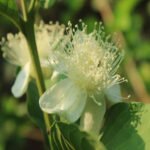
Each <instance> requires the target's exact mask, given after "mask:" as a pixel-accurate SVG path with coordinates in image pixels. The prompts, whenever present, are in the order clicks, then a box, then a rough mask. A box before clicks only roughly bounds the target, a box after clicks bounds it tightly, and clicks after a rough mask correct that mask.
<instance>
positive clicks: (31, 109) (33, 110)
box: [27, 81, 48, 145]
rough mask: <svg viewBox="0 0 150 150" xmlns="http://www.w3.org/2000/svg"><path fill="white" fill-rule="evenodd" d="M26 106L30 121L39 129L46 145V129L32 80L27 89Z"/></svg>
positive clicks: (37, 94) (36, 90)
mask: <svg viewBox="0 0 150 150" xmlns="http://www.w3.org/2000/svg"><path fill="white" fill-rule="evenodd" d="M27 108H28V113H29V116H30V118H31V119H32V121H33V122H34V123H35V124H36V125H37V126H38V127H39V128H40V129H41V131H42V132H43V134H44V138H45V140H46V144H47V145H48V139H47V131H46V127H45V124H44V117H43V113H42V111H41V109H40V107H39V93H38V89H37V87H36V84H35V82H34V81H31V82H30V83H29V87H28V91H27Z"/></svg>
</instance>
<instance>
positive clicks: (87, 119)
mask: <svg viewBox="0 0 150 150" xmlns="http://www.w3.org/2000/svg"><path fill="white" fill-rule="evenodd" d="M95 99H96V100H97V101H98V103H99V105H98V103H96V102H95V101H93V99H92V98H89V99H88V100H87V103H86V106H85V110H84V113H83V115H82V117H81V121H80V126H81V128H82V129H83V130H84V131H87V132H90V133H91V134H93V135H96V136H97V135H99V132H100V128H101V127H102V124H103V118H104V114H105V111H106V104H105V99H104V97H103V96H102V95H97V96H95Z"/></svg>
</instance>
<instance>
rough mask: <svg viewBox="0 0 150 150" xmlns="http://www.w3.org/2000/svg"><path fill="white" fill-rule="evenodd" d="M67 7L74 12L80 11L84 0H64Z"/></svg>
mask: <svg viewBox="0 0 150 150" xmlns="http://www.w3.org/2000/svg"><path fill="white" fill-rule="evenodd" d="M64 2H65V3H66V4H67V5H68V7H69V9H70V10H71V11H74V12H78V11H80V9H81V8H82V7H83V6H84V4H85V2H86V1H85V0H65V1H64Z"/></svg>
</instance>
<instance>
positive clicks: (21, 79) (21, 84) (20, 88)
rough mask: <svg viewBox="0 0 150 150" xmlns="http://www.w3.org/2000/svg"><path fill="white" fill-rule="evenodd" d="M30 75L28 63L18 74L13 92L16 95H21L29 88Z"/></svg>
mask: <svg viewBox="0 0 150 150" xmlns="http://www.w3.org/2000/svg"><path fill="white" fill-rule="evenodd" d="M29 77H30V63H27V64H26V65H25V66H24V67H23V69H22V70H21V71H20V72H19V74H18V75H17V78H16V80H15V83H14V85H13V86H12V89H11V91H12V93H13V95H14V96H15V97H17V98H18V97H21V96H22V95H23V94H24V93H25V92H26V90H27V87H28V82H29Z"/></svg>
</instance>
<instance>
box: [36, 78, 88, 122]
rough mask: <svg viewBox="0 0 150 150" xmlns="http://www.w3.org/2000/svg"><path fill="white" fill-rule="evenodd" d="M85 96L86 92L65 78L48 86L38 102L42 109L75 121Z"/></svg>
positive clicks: (81, 109) (82, 106)
mask: <svg viewBox="0 0 150 150" xmlns="http://www.w3.org/2000/svg"><path fill="white" fill-rule="evenodd" d="M86 97H87V94H86V92H85V91H84V90H83V91H82V90H81V89H80V88H78V87H77V86H76V85H75V84H74V83H73V82H72V81H71V80H70V79H68V78H67V79H64V80H61V81H59V82H58V83H56V84H55V85H54V86H52V87H51V88H49V90H47V91H46V92H45V93H44V94H43V96H42V97H41V98H40V101H39V103H40V107H41V109H42V110H43V111H45V112H47V113H56V114H58V115H60V116H61V117H62V118H63V119H64V120H65V121H68V122H75V121H76V120H77V119H78V118H79V117H80V115H81V113H82V111H83V109H84V106H85V102H86Z"/></svg>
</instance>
